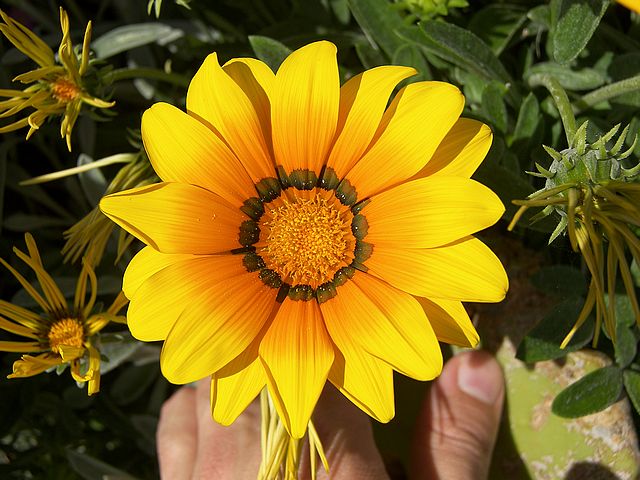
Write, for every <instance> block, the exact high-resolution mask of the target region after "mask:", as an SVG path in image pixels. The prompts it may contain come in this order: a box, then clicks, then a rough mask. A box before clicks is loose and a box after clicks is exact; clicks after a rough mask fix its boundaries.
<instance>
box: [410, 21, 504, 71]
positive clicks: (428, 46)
mask: <svg viewBox="0 0 640 480" xmlns="http://www.w3.org/2000/svg"><path fill="white" fill-rule="evenodd" d="M419 25H420V28H421V29H422V33H423V34H424V36H423V39H422V42H421V46H422V48H424V49H425V50H427V51H428V52H431V53H433V54H434V55H437V56H439V57H441V58H443V59H445V60H447V61H449V62H451V63H454V64H455V65H458V66H459V67H461V68H464V69H467V70H472V71H475V72H477V73H479V74H480V75H482V76H484V77H485V78H487V79H489V80H499V81H501V82H503V83H507V82H511V81H512V80H511V76H510V75H509V73H507V71H506V70H505V68H504V66H503V65H502V63H501V62H500V60H498V58H497V57H496V56H495V55H494V53H493V52H492V51H491V49H490V48H489V47H488V46H487V44H486V43H484V42H483V41H482V40H481V39H480V38H479V37H478V36H477V35H475V34H474V33H471V32H470V31H468V30H465V29H464V28H461V27H458V26H456V25H453V24H451V23H447V22H444V21H435V20H426V21H424V22H420V24H419Z"/></svg>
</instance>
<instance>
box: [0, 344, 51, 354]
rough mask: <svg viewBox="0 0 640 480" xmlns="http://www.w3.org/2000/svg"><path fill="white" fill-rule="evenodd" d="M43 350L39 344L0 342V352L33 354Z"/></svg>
mask: <svg viewBox="0 0 640 480" xmlns="http://www.w3.org/2000/svg"><path fill="white" fill-rule="evenodd" d="M45 350H47V349H46V348H42V344H41V343H39V342H8V341H6V342H5V341H0V352H20V353H33V352H43V351H45Z"/></svg>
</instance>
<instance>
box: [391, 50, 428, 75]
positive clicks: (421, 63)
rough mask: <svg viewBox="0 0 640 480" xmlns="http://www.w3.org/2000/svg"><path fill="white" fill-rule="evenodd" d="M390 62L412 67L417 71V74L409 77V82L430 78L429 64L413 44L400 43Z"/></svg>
mask: <svg viewBox="0 0 640 480" xmlns="http://www.w3.org/2000/svg"><path fill="white" fill-rule="evenodd" d="M391 63H392V64H393V65H404V66H407V67H413V68H415V69H416V70H417V71H418V75H415V76H413V77H411V78H409V80H408V81H409V82H417V81H421V80H426V79H429V78H431V71H430V69H429V65H428V64H427V61H426V60H425V59H424V56H423V55H422V52H421V51H420V50H419V49H418V48H417V47H416V46H415V45H411V44H405V45H402V46H401V47H400V48H398V50H396V51H395V52H394V54H393V57H391Z"/></svg>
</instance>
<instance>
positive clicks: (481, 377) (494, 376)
mask: <svg viewBox="0 0 640 480" xmlns="http://www.w3.org/2000/svg"><path fill="white" fill-rule="evenodd" d="M461 355H463V358H461V359H460V367H459V368H458V388H460V390H462V391H463V392H464V393H466V394H467V395H469V396H471V397H473V398H475V399H476V400H480V401H481V402H483V403H486V404H488V405H493V404H494V403H495V402H496V401H497V400H498V397H499V396H500V395H501V394H502V389H503V376H502V370H501V369H500V366H499V365H498V362H496V360H495V359H494V358H493V357H492V356H491V355H490V354H488V353H487V352H482V351H473V352H466V353H462V354H461Z"/></svg>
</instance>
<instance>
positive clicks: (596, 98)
mask: <svg viewBox="0 0 640 480" xmlns="http://www.w3.org/2000/svg"><path fill="white" fill-rule="evenodd" d="M636 90H640V75H636V76H635V77H631V78H625V79H624V80H620V81H619V82H616V83H612V84H610V85H606V86H604V87H601V88H599V89H597V90H594V91H593V92H591V93H587V94H586V95H585V96H584V97H582V98H581V99H580V100H578V101H577V102H576V103H575V105H574V106H573V111H574V112H575V113H580V112H582V111H584V110H587V109H588V108H591V107H593V106H594V105H597V104H599V103H601V102H604V101H606V100H609V99H610V98H614V97H617V96H618V95H622V94H625V93H629V92H633V91H636Z"/></svg>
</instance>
